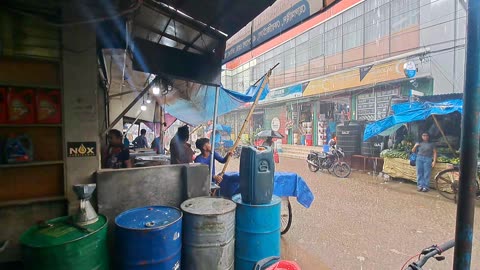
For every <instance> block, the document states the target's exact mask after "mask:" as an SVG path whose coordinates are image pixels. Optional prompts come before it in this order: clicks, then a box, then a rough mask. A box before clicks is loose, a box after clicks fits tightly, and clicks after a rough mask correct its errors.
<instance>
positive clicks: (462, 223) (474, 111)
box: [453, 0, 480, 270]
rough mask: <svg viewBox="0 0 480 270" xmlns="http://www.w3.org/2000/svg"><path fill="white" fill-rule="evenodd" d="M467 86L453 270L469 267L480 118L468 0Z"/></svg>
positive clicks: (476, 30)
mask: <svg viewBox="0 0 480 270" xmlns="http://www.w3.org/2000/svg"><path fill="white" fill-rule="evenodd" d="M467 18H468V19H467V44H466V45H467V50H466V57H465V59H466V63H465V89H464V97H463V118H462V127H463V128H462V139H461V152H460V161H461V162H460V181H459V182H460V183H459V192H458V205H457V224H456V229H455V254H454V258H453V269H454V270H467V269H470V264H471V260H472V241H473V227H474V214H475V195H476V194H475V192H476V190H475V187H474V184H473V181H475V180H476V179H477V155H478V140H479V132H478V128H479V123H478V121H479V120H480V112H479V111H480V0H470V1H468V10H467Z"/></svg>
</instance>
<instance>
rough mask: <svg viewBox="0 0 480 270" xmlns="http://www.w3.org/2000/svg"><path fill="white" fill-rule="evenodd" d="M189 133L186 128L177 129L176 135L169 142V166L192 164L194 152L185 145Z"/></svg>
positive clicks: (187, 144)
mask: <svg viewBox="0 0 480 270" xmlns="http://www.w3.org/2000/svg"><path fill="white" fill-rule="evenodd" d="M189 137H190V133H189V130H188V126H187V125H185V126H183V127H179V128H178V131H177V134H175V136H174V137H173V138H172V140H171V141H170V164H188V163H192V162H193V155H194V152H193V150H192V146H191V145H190V144H189V143H187V141H188V138H189Z"/></svg>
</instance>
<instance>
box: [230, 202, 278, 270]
mask: <svg viewBox="0 0 480 270" xmlns="http://www.w3.org/2000/svg"><path fill="white" fill-rule="evenodd" d="M232 200H233V201H234V202H236V203H237V210H236V223H235V233H236V235H235V237H236V242H235V270H251V269H253V267H254V266H255V264H256V263H257V262H258V261H260V260H262V259H264V258H267V257H271V256H280V228H281V224H280V208H281V207H280V206H281V201H282V200H281V199H280V197H278V196H275V195H273V197H272V201H271V202H270V203H269V204H261V205H250V204H246V203H243V202H242V197H241V195H240V194H238V195H235V196H233V199H232Z"/></svg>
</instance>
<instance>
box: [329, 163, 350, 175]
mask: <svg viewBox="0 0 480 270" xmlns="http://www.w3.org/2000/svg"><path fill="white" fill-rule="evenodd" d="M350 173H352V168H350V165H348V164H347V163H345V162H342V163H337V164H335V165H333V174H335V176H336V177H340V178H347V177H348V176H349V175H350Z"/></svg>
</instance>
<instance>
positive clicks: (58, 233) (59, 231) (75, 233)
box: [20, 215, 107, 248]
mask: <svg viewBox="0 0 480 270" xmlns="http://www.w3.org/2000/svg"><path fill="white" fill-rule="evenodd" d="M106 224H107V218H106V217H105V216H103V215H98V221H97V222H95V223H93V224H90V225H86V226H76V225H74V224H73V223H72V219H71V217H69V216H68V217H59V218H55V219H51V220H48V221H46V222H42V223H39V224H38V225H35V226H33V227H31V228H30V229H28V230H27V231H26V232H25V233H23V234H22V236H21V237H20V242H21V243H22V244H23V245H26V246H29V247H35V248H42V247H51V246H57V245H63V244H66V243H69V242H73V241H76V240H79V239H82V238H84V237H86V236H88V235H90V234H92V233H96V232H97V231H99V230H100V229H102V228H103V227H105V226H106Z"/></svg>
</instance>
